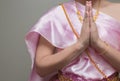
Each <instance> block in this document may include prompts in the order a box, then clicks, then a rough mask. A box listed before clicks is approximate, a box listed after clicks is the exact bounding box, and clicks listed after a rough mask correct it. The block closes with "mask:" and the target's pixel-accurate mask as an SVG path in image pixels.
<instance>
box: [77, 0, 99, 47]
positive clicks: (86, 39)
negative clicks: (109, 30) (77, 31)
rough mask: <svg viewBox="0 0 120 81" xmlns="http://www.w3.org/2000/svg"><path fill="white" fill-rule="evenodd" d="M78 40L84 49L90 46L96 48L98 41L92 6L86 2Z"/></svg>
mask: <svg viewBox="0 0 120 81" xmlns="http://www.w3.org/2000/svg"><path fill="white" fill-rule="evenodd" d="M79 40H80V41H81V42H82V44H83V45H84V46H85V47H88V46H91V47H93V48H95V47H97V45H98V43H99V41H100V38H99V35H98V30H97V25H96V23H95V21H94V19H93V13H92V4H91V2H89V1H87V2H86V10H85V17H84V20H83V25H82V29H81V35H80V39H79Z"/></svg>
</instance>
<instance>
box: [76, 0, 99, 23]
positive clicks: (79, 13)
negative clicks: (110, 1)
mask: <svg viewBox="0 0 120 81" xmlns="http://www.w3.org/2000/svg"><path fill="white" fill-rule="evenodd" d="M100 5H101V0H99V4H98V8H97V11H96V13H95V15H94V17H93V19H94V21H96V20H97V18H98V16H99V9H100ZM75 6H76V9H77V12H76V14H77V16H78V18H79V20H80V21H81V22H82V21H83V17H82V15H81V12H80V11H79V10H78V8H77V1H76V0H75Z"/></svg>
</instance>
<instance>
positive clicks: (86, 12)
mask: <svg viewBox="0 0 120 81" xmlns="http://www.w3.org/2000/svg"><path fill="white" fill-rule="evenodd" d="M88 3H89V2H88V1H86V7H85V16H84V22H89V12H88V8H89V7H88Z"/></svg>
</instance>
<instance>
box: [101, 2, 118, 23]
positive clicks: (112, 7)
mask: <svg viewBox="0 0 120 81" xmlns="http://www.w3.org/2000/svg"><path fill="white" fill-rule="evenodd" d="M119 8H120V3H113V2H110V3H109V6H107V7H106V8H104V9H103V12H105V13H106V14H109V15H110V16H112V17H113V18H115V19H117V20H118V21H120V16H119V15H120V10H119Z"/></svg>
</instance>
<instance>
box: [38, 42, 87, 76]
mask: <svg viewBox="0 0 120 81" xmlns="http://www.w3.org/2000/svg"><path fill="white" fill-rule="evenodd" d="M84 50H85V48H84V46H83V45H82V44H80V43H75V44H73V45H71V46H69V47H67V48H65V49H64V50H62V51H60V52H58V53H55V54H52V55H49V56H46V57H44V58H43V59H42V60H40V61H39V67H38V69H39V73H41V76H45V75H48V74H50V73H52V72H55V71H57V70H58V69H61V68H63V67H64V66H66V65H67V64H68V63H70V62H71V61H72V60H74V59H75V58H76V57H78V56H79V55H80V54H81V53H82V52H83V51H84Z"/></svg>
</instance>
